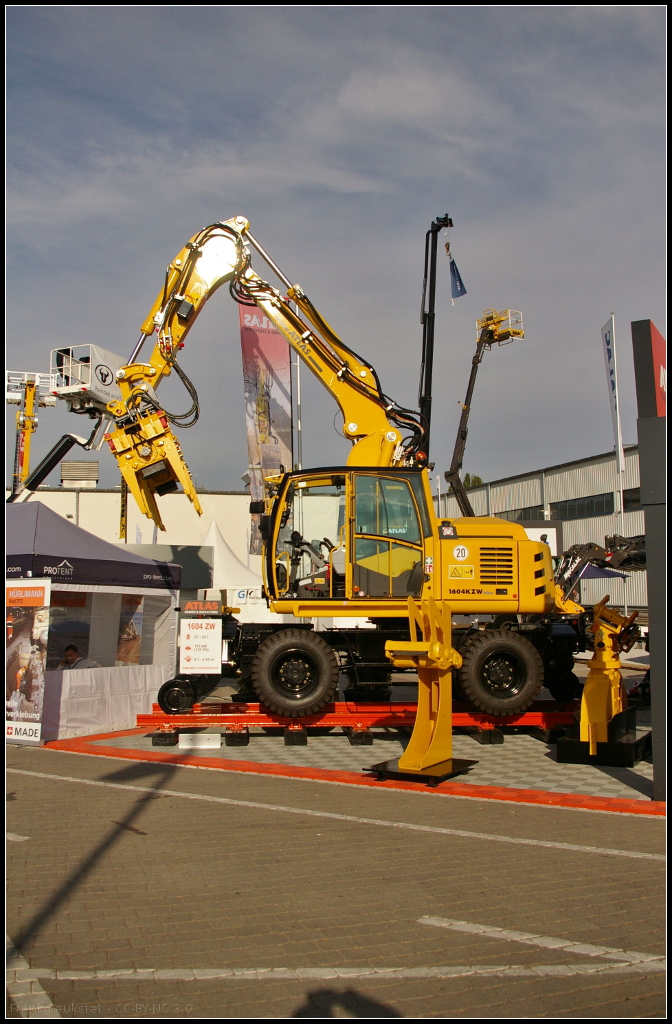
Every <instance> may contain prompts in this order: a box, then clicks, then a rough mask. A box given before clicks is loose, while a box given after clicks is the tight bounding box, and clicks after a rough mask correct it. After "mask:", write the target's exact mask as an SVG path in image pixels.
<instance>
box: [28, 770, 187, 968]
mask: <svg viewBox="0 0 672 1024" xmlns="http://www.w3.org/2000/svg"><path fill="white" fill-rule="evenodd" d="M179 767H180V766H179V765H156V764H147V763H143V764H133V765H129V766H128V767H124V768H121V769H120V770H119V771H115V772H111V773H110V774H109V775H104V776H103V777H102V779H101V781H104V782H128V783H130V782H144V783H145V785H147V784H149V780H150V779H154V782H153V783H152V784H151V785H152V792H151V793H142V794H140V798H138V794H137V793H136V792H134V791H133V790H131V791H130V792H129V797H130V798H131V801H132V802H131V805H130V807H129V809H128V811H127V812H126V814H125V815H124V816H123V817H122V818H121V820H120V821H115V822H113V824H114V828H111V829H109V830H108V831H107V833H106V834H105V835H104V836H103V837H102V838H101V839H100V840H99V841H98V842H97V843H96V844H95V846H94V847H93V849H91V851H90V852H89V853H87V854H86V855H85V856H84V857H83V858H82V859H81V860H80V862H79V864H78V865H77V867H76V868H74V870H73V871H71V872H70V874H69V875H68V877H67V878H66V879H65V880H64V881H63V882H62V883H61V885H60V886H59V887H58V888H57V889H56V890H55V891H54V892H53V893H52V895H51V896H48V897H47V899H46V900H45V901H44V902H43V904H42V906H41V907H40V908H39V910H38V911H37V913H36V914H35V915H34V916H33V918H32V920H30V921H28V923H27V924H25V925H24V927H23V928H22V929H21V931H20V932H19V934H18V935H16V936H14V940H13V941H14V945H15V947H16V949H18V950H19V951H20V952H23V953H25V951H26V947H27V946H29V945H30V943H31V942H33V941H34V940H35V938H36V937H37V936H38V935H39V934H40V932H41V931H42V930H43V928H45V926H46V925H48V924H49V922H50V921H51V919H52V918H53V917H54V915H55V914H57V913H58V911H59V909H60V907H61V906H62V904H63V903H64V902H65V901H66V900H68V899H69V898H70V897H71V896H72V895H73V893H75V892H76V891H77V889H78V888H79V887H80V886H81V885H82V884H83V882H84V881H85V880H86V878H87V876H88V875H89V874H90V873H91V871H92V870H93V869H94V868H95V867H96V865H97V864H98V862H99V861H100V859H101V857H103V856H104V855H105V854H106V853H107V852H108V851H109V850H111V849H112V847H113V846H114V845H115V844H116V843H117V842H118V841H119V840H120V839H121V838H123V837H124V835H125V834H126V833H127V832H134V833H136V834H138V835H146V833H145V832H143V831H142V830H141V829H139V828H137V825H136V824H135V823H136V822H137V821H138V819H139V818H140V816H141V815H142V812H143V810H144V809H145V806H146V805H147V804H148V803H149V801H150V800H154V799H156V795H157V794H159V793H160V792H161V790H162V789H163V788H164V787H165V786H166V785H167V783H168V782H169V780H170V779H171V777H172V775H173V774H174V773H175V771H176V770H177V768H179ZM117 792H119V790H117Z"/></svg>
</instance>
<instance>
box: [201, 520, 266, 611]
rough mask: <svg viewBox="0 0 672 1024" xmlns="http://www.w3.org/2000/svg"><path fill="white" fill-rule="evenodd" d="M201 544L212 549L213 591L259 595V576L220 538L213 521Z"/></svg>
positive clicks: (261, 582)
mask: <svg viewBox="0 0 672 1024" xmlns="http://www.w3.org/2000/svg"><path fill="white" fill-rule="evenodd" d="M201 544H202V545H203V546H204V547H211V548H212V553H213V562H212V586H213V588H214V589H215V590H258V591H259V594H260V595H261V588H262V585H263V580H262V578H261V576H258V575H257V573H256V572H253V571H252V569H249V568H248V567H247V566H246V565H245V564H244V563H243V562H241V560H240V559H239V558H238V555H236V554H235V553H234V552H233V551H232V550H231V548H230V547H229V545H228V544H227V543H226V541H225V540H224V538H223V537H222V534H221V532H220V530H219V527H218V526H217V523H216V522H215V521H214V520H213V521H212V522H211V523H210V526H209V527H208V532H207V533H206V535H205V537H204V538H203V540H202V541H201Z"/></svg>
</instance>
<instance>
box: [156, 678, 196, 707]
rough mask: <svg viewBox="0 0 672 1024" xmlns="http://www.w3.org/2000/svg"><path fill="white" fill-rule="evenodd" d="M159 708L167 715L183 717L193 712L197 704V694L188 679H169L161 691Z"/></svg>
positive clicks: (158, 698)
mask: <svg viewBox="0 0 672 1024" xmlns="http://www.w3.org/2000/svg"><path fill="white" fill-rule="evenodd" d="M157 701H158V703H159V707H160V708H161V710H162V711H163V712H164V714H166V715H181V714H184V712H185V711H191V709H192V707H193V706H194V704H195V703H196V694H195V693H194V688H193V686H192V685H191V683H190V682H188V681H187V680H186V679H169V680H168V682H167V683H164V684H163V686H162V687H161V689H160V690H159V695H158V697H157Z"/></svg>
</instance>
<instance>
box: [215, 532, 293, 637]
mask: <svg viewBox="0 0 672 1024" xmlns="http://www.w3.org/2000/svg"><path fill="white" fill-rule="evenodd" d="M201 543H202V544H203V546H204V547H211V548H212V554H213V560H212V587H213V590H220V591H221V590H225V591H226V600H227V604H229V605H231V606H232V607H234V608H240V612H236V618H237V619H238V621H239V622H278V621H280V622H294V621H296V620H295V619H294V616H293V615H276V614H274V613H273V612H272V611H271V610H270V608H268V607H267V605H266V600H265V599H264V598H263V597H262V596H261V588H262V586H263V582H264V581H263V580H262V578H261V576H259V575H257V573H256V572H253V570H252V569H250V568H248V566H246V565H245V564H244V562H241V560H240V559H239V558H238V556H237V555H236V554H235V553H234V552H233V551H232V550H231V548H230V547H229V545H228V544H227V543H226V541H225V540H224V537H222V534H221V532H220V529H219V527H218V526H217V523H215V522H214V520H213V522H211V523H210V526H209V527H208V532H207V533H206V535H205V537H204V538H203V540H202V542H201Z"/></svg>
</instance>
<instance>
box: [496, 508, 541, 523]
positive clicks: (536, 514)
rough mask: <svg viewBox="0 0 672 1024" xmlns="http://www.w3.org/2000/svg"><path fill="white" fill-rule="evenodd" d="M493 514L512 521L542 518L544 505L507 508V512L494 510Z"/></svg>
mask: <svg viewBox="0 0 672 1024" xmlns="http://www.w3.org/2000/svg"><path fill="white" fill-rule="evenodd" d="M494 515H496V516H497V518H498V519H508V520H509V521H510V522H513V523H517V522H521V521H525V520H529V519H543V518H544V506H543V505H529V506H528V507H527V508H512V509H509V511H508V512H495V513H494Z"/></svg>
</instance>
